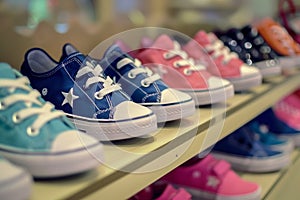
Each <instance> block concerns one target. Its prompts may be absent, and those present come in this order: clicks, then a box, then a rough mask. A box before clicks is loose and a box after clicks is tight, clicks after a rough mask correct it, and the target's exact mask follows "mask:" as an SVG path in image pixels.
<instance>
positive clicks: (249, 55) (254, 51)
mask: <svg viewBox="0 0 300 200" xmlns="http://www.w3.org/2000/svg"><path fill="white" fill-rule="evenodd" d="M215 34H216V35H217V36H218V37H219V38H220V39H221V40H222V41H223V42H224V44H225V45H226V46H227V47H228V48H229V49H230V50H231V51H233V52H235V53H237V54H238V55H239V57H240V58H241V59H242V60H243V61H244V62H245V63H247V64H249V65H253V66H256V67H257V68H259V69H260V71H261V73H262V75H263V76H264V77H266V76H272V75H276V74H280V73H281V70H283V71H284V70H286V69H291V68H295V67H297V66H298V65H299V62H300V58H299V57H300V56H299V55H300V46H299V44H298V43H297V42H296V41H295V40H293V38H292V37H291V36H290V35H289V33H288V32H287V31H286V30H285V28H284V27H282V26H281V25H280V24H279V23H277V22H276V21H274V20H273V19H271V18H265V19H262V20H260V21H258V22H256V23H255V24H252V25H251V24H250V25H246V26H244V27H242V28H240V29H239V28H231V29H229V30H227V31H220V30H218V31H216V32H215Z"/></svg>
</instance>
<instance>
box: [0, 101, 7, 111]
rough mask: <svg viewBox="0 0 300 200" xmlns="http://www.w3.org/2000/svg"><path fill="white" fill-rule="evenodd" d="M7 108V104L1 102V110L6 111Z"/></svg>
mask: <svg viewBox="0 0 300 200" xmlns="http://www.w3.org/2000/svg"><path fill="white" fill-rule="evenodd" d="M5 107H6V105H5V103H4V102H3V101H0V110H4V109H5Z"/></svg>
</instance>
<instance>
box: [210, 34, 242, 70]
mask: <svg viewBox="0 0 300 200" xmlns="http://www.w3.org/2000/svg"><path fill="white" fill-rule="evenodd" d="M208 37H209V40H210V44H208V45H206V46H205V49H206V50H207V51H209V52H211V53H212V57H213V58H218V57H220V56H223V62H224V63H225V64H226V63H228V62H229V61H230V60H231V59H233V58H238V56H237V54H236V53H233V52H231V51H230V49H229V48H228V47H226V46H225V45H224V43H223V42H222V41H221V40H219V39H215V38H213V36H211V35H209V36H208Z"/></svg>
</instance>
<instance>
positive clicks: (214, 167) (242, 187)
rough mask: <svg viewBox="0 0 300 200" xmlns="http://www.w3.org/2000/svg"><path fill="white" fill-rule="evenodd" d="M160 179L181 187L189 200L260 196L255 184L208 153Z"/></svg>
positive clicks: (249, 199) (234, 198) (220, 199)
mask: <svg viewBox="0 0 300 200" xmlns="http://www.w3.org/2000/svg"><path fill="white" fill-rule="evenodd" d="M162 180H164V181H167V182H169V183H171V184H174V185H176V186H179V187H183V188H184V189H186V190H187V191H188V192H189V193H190V194H192V197H193V199H218V200H229V199H230V200H243V199H245V200H254V199H260V193H261V188H260V186H259V185H257V184H256V183H252V182H248V181H245V180H243V179H241V178H240V177H239V176H238V175H237V174H236V173H235V172H234V171H232V170H231V167H230V164H229V163H227V162H226V161H224V160H217V159H215V158H214V157H213V156H212V155H210V154H209V155H207V156H206V157H204V158H203V159H199V158H194V159H192V160H190V161H188V162H187V163H185V164H183V165H181V166H179V167H177V168H176V169H174V170H173V171H171V172H170V173H169V174H167V175H165V176H164V177H163V178H162Z"/></svg>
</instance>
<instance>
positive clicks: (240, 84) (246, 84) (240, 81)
mask: <svg viewBox="0 0 300 200" xmlns="http://www.w3.org/2000/svg"><path fill="white" fill-rule="evenodd" d="M227 80H229V81H230V82H231V83H232V84H233V86H234V90H235V91H236V92H240V91H244V90H248V89H250V88H252V87H255V86H258V85H261V83H262V75H261V74H255V75H253V76H248V77H242V78H230V79H227Z"/></svg>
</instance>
